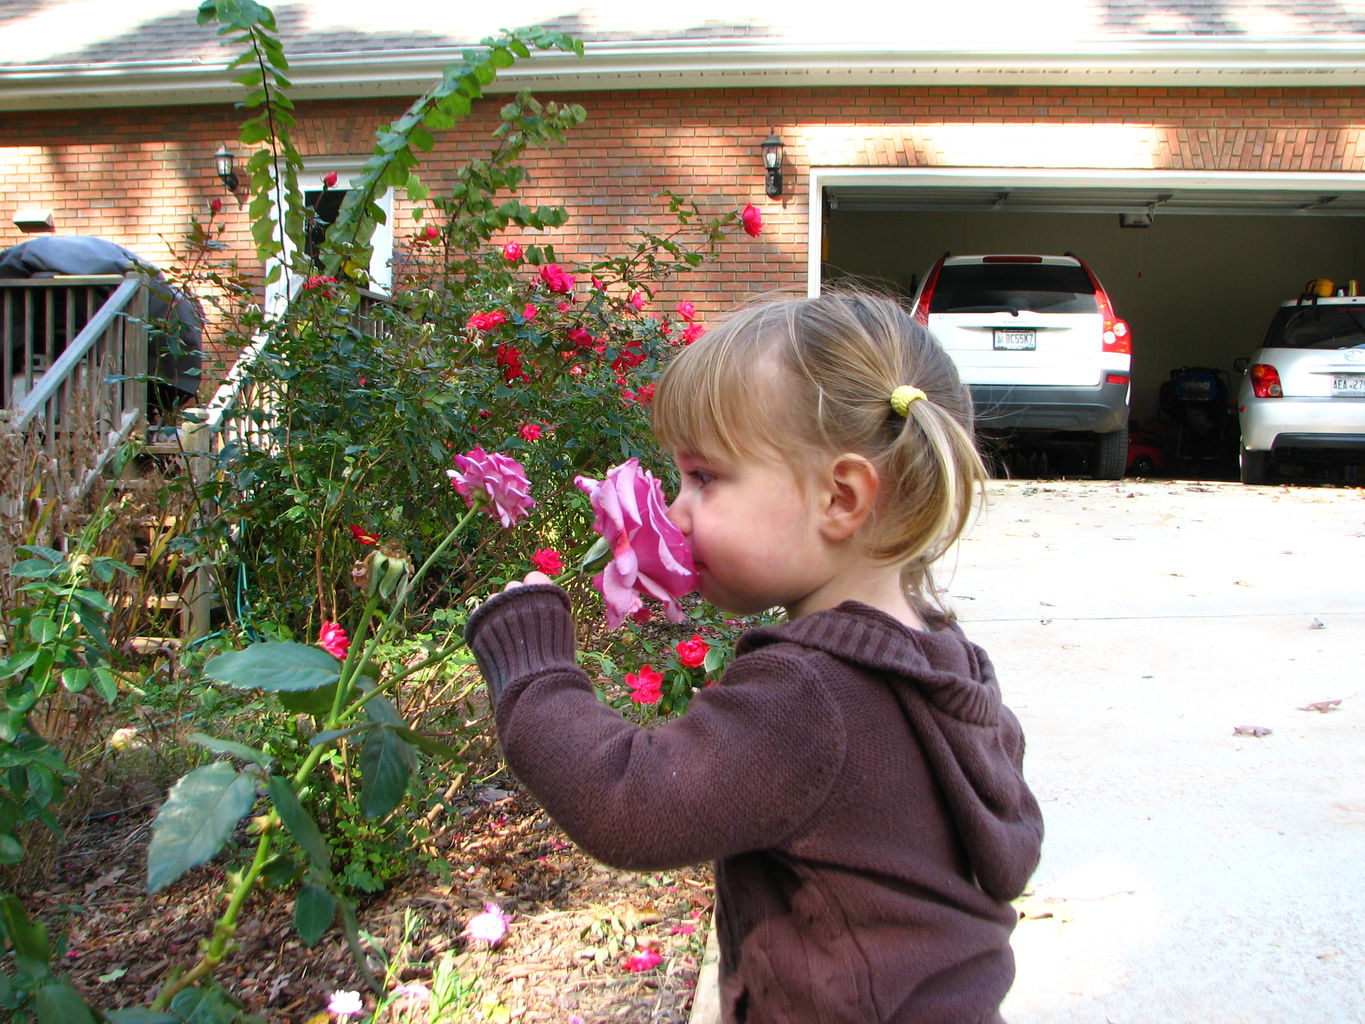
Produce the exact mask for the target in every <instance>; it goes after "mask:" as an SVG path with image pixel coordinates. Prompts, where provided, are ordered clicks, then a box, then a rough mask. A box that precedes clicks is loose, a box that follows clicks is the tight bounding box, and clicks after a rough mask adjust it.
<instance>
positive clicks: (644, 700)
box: [626, 665, 664, 704]
mask: <svg viewBox="0 0 1365 1024" xmlns="http://www.w3.org/2000/svg"><path fill="white" fill-rule="evenodd" d="M663 683H664V676H663V673H662V672H655V671H654V669H653V667H652V666H650V665H642V666H641V667H640V671H639V672H627V673H626V685H627V686H629V687H630V699H631V700H633V701H634V702H635V703H636V704H657V703H659V698H660V697H662V696H663V695H664V693H663Z"/></svg>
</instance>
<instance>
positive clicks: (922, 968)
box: [468, 585, 1042, 1024]
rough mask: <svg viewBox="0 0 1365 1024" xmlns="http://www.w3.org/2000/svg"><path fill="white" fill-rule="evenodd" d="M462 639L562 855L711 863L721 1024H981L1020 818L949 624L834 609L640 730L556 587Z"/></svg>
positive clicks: (1001, 714)
mask: <svg viewBox="0 0 1365 1024" xmlns="http://www.w3.org/2000/svg"><path fill="white" fill-rule="evenodd" d="M468 636H469V641H470V645H471V647H472V649H473V651H474V654H475V656H476V657H477V659H478V662H479V666H480V668H481V669H482V670H483V673H484V677H485V679H486V680H487V681H488V684H489V686H490V688H491V690H492V691H493V693H494V699H495V702H496V719H497V725H498V730H499V733H500V737H501V742H502V748H503V752H504V754H505V756H506V758H507V763H508V765H509V766H510V767H511V768H512V770H513V771H514V772H515V773H516V774H517V776H518V777H519V778H520V779H521V780H522V782H524V783H525V785H526V786H527V788H528V789H530V791H531V792H532V793H533V794H535V796H536V797H537V799H539V800H540V801H541V803H542V804H543V805H544V806H545V808H546V809H547V810H548V811H549V812H550V814H551V815H552V816H553V817H554V818H555V820H556V821H558V822H559V824H560V825H561V826H563V828H564V830H565V831H566V832H567V833H568V834H569V835H570V836H571V837H572V838H573V839H574V841H575V842H577V843H578V844H579V845H580V846H582V847H583V848H584V849H585V850H587V851H588V852H589V853H590V854H592V855H593V856H594V857H597V858H598V859H600V860H602V861H604V862H605V863H608V864H612V865H616V866H618V867H625V868H635V869H642V870H655V869H663V868H670V867H678V866H682V865H688V864H695V863H698V862H701V861H705V860H714V861H715V862H716V887H717V903H718V907H719V916H718V921H717V927H718V937H719V939H720V948H721V997H722V1006H723V1012H724V1015H725V1020H726V1021H727V1022H740V1021H743V1022H747V1024H770V1022H771V1024H778V1022H782V1024H801V1022H807V1021H809V1022H821V1024H824V1022H828V1024H836V1022H837V1024H844V1022H847V1024H870V1022H876V1021H886V1022H899V1024H975V1022H988V1021H996V1020H998V1010H999V1005H1000V1002H1001V1000H1002V999H1003V998H1004V996H1005V993H1006V991H1007V990H1008V989H1009V986H1010V983H1011V981H1012V980H1013V977H1014V961H1013V957H1012V955H1011V953H1010V948H1009V935H1010V931H1011V930H1012V928H1013V926H1014V922H1015V917H1016V915H1015V912H1014V910H1013V909H1012V908H1011V907H1010V906H1009V903H1008V901H1009V900H1010V899H1012V898H1014V897H1015V896H1017V895H1019V893H1020V892H1021V891H1022V890H1023V887H1024V885H1025V883H1026V882H1027V881H1028V878H1029V875H1030V874H1031V873H1032V871H1033V869H1034V867H1035V866H1036V865H1037V862H1038V855H1039V848H1040V844H1041V840H1042V818H1041V816H1040V814H1039V811H1038V805H1037V802H1036V801H1035V800H1034V798H1033V796H1032V794H1031V793H1030V792H1029V790H1028V787H1027V785H1026V784H1025V782H1024V779H1023V776H1022V774H1021V765H1022V759H1023V749H1024V744H1023V737H1022V734H1021V732H1020V729H1019V725H1018V722H1017V721H1016V720H1015V718H1014V716H1013V714H1011V713H1010V711H1009V710H1008V709H1007V708H1006V707H1005V706H1004V705H1003V704H1002V703H1001V699H1000V691H999V688H998V686H997V685H996V681H995V676H994V673H993V671H992V668H991V664H990V661H989V660H988V659H987V657H986V654H985V652H984V651H982V650H981V649H980V648H979V647H976V646H975V645H973V644H971V643H969V642H968V641H967V640H966V638H965V637H963V635H962V633H961V631H960V630H958V629H957V628H956V627H955V626H945V627H944V628H942V629H940V630H938V631H935V632H916V631H912V630H908V629H906V628H905V627H904V626H902V625H901V624H900V623H898V622H896V621H895V620H894V619H892V618H890V617H889V616H887V615H884V614H882V613H881V612H879V611H877V610H875V609H873V608H869V607H867V606H865V605H861V604H857V603H855V602H848V603H845V604H843V605H840V606H839V607H838V608H834V609H831V610H828V611H823V612H818V613H816V614H814V615H810V616H806V617H804V618H801V619H798V620H796V621H794V622H790V623H787V624H785V625H782V626H777V627H773V628H766V629H759V630H754V631H751V632H750V633H747V634H745V636H744V637H743V638H742V639H741V640H740V643H739V646H738V648H737V651H736V658H735V660H734V662H733V663H732V664H731V666H730V668H729V669H728V670H727V671H726V673H725V675H724V678H723V679H722V680H721V683H720V685H719V686H714V687H709V688H707V689H705V690H703V691H702V692H700V693H699V694H697V695H696V697H695V698H694V699H693V701H692V705H691V707H690V708H689V709H688V711H687V713H686V714H685V715H683V716H681V717H680V718H678V719H676V720H674V721H671V722H669V723H667V724H666V725H664V726H662V727H659V728H655V729H644V728H640V727H638V726H635V725H632V724H630V723H628V722H626V721H625V720H624V719H622V718H621V716H620V715H618V714H617V713H616V712H615V711H614V710H612V709H611V708H609V707H606V706H605V705H603V704H601V703H600V702H599V701H598V700H597V699H596V697H595V695H594V693H593V689H592V685H591V683H590V682H589V680H588V677H587V675H586V674H585V673H584V672H583V671H582V670H581V669H580V668H579V667H578V666H577V664H576V661H575V648H574V636H573V624H572V619H571V618H570V615H569V605H568V599H567V598H566V597H565V595H564V593H563V592H562V591H561V590H559V589H558V588H557V587H553V586H547V585H539V586H527V587H519V588H515V589H514V590H511V591H508V592H506V593H504V594H500V595H498V596H497V597H495V598H493V599H492V600H490V601H488V602H487V603H485V604H484V605H483V606H482V607H480V608H479V609H478V610H477V611H476V612H475V614H474V615H473V617H472V618H471V619H470V623H469V629H468Z"/></svg>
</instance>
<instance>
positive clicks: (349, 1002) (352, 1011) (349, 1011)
mask: <svg viewBox="0 0 1365 1024" xmlns="http://www.w3.org/2000/svg"><path fill="white" fill-rule="evenodd" d="M327 1012H328V1013H331V1014H335V1015H336V1016H338V1017H356V1016H359V1015H360V1014H362V1013H364V1012H365V1005H364V1003H362V1002H361V1001H360V993H359V992H351V991H348V990H346V989H342V990H341V991H339V992H333V993H332V998H331V999H329V1000H327Z"/></svg>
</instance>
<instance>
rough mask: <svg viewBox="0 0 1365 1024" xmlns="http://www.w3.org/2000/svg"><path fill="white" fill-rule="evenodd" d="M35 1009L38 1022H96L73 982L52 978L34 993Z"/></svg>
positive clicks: (89, 1023)
mask: <svg viewBox="0 0 1365 1024" xmlns="http://www.w3.org/2000/svg"><path fill="white" fill-rule="evenodd" d="M33 1011H34V1014H35V1015H36V1016H37V1018H38V1024H95V1014H94V1011H92V1010H91V1009H90V1007H89V1006H88V1005H86V1002H85V1000H84V999H82V998H81V996H80V993H79V992H77V991H76V989H75V987H74V986H73V985H72V984H71V982H69V981H67V980H65V979H64V978H52V979H50V980H48V981H45V982H43V983H42V984H41V985H39V986H38V988H37V990H35V991H34V993H33Z"/></svg>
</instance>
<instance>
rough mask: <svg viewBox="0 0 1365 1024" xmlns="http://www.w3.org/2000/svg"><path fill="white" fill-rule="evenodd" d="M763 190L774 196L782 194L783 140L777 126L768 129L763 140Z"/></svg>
mask: <svg viewBox="0 0 1365 1024" xmlns="http://www.w3.org/2000/svg"><path fill="white" fill-rule="evenodd" d="M763 191H765V192H767V193H768V195H770V196H774V197H776V196H780V195H781V194H782V140H781V139H779V138H778V137H777V129H775V128H770V129H768V137H767V138H766V139H764V140H763Z"/></svg>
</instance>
